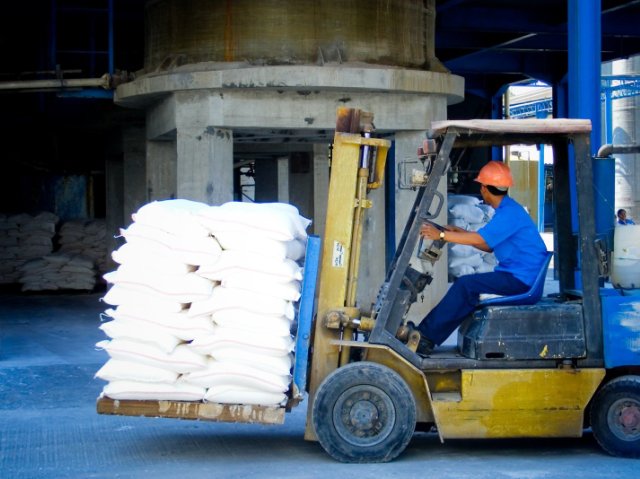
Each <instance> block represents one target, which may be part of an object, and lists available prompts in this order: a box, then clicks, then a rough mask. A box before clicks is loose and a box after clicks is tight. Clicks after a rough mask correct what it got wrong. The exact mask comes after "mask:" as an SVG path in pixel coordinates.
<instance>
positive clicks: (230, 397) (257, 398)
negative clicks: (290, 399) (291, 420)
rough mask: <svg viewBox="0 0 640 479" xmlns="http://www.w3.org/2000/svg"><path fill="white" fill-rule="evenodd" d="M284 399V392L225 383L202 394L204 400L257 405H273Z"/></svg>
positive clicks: (285, 397)
mask: <svg viewBox="0 0 640 479" xmlns="http://www.w3.org/2000/svg"><path fill="white" fill-rule="evenodd" d="M286 399H287V396H286V394H284V393H269V392H264V391H255V390H252V389H244V388H240V387H237V386H225V385H218V386H216V387H214V388H211V389H209V390H208V391H207V392H206V394H205V396H204V400H205V402H211V403H219V404H251V405H257V406H275V405H279V404H281V403H283V402H284V401H285V400H286Z"/></svg>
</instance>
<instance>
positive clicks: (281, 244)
mask: <svg viewBox="0 0 640 479" xmlns="http://www.w3.org/2000/svg"><path fill="white" fill-rule="evenodd" d="M216 240H218V243H220V246H221V247H222V249H224V250H240V251H244V252H246V253H257V254H260V255H262V256H267V257H270V258H275V259H281V260H282V259H285V258H289V259H291V260H293V261H297V260H299V259H300V258H302V257H303V256H304V251H305V242H304V241H302V240H299V239H295V240H291V241H277V240H274V239H270V238H265V237H260V236H254V235H247V234H244V233H239V232H234V231H219V232H218V233H217V234H216Z"/></svg>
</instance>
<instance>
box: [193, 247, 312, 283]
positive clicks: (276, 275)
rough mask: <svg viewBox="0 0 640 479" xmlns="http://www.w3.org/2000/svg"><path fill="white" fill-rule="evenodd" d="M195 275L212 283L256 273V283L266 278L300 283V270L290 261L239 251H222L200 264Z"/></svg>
mask: <svg viewBox="0 0 640 479" xmlns="http://www.w3.org/2000/svg"><path fill="white" fill-rule="evenodd" d="M196 273H197V274H199V275H200V276H203V277H205V278H208V279H210V280H213V281H222V280H223V279H225V278H229V277H231V276H237V275H242V276H243V277H247V275H252V274H254V273H258V275H256V277H255V278H256V280H257V281H262V280H266V279H267V278H268V279H269V281H271V282H274V281H275V282H279V283H288V282H290V281H302V268H301V267H300V266H298V265H297V264H296V263H295V262H294V261H292V260H290V259H285V260H279V259H275V258H270V257H266V256H262V255H259V254H257V253H247V252H244V251H239V250H228V251H222V253H221V254H220V255H219V257H218V258H217V259H216V260H215V261H211V262H209V263H206V264H202V265H201V266H200V267H199V268H198V270H197V271H196Z"/></svg>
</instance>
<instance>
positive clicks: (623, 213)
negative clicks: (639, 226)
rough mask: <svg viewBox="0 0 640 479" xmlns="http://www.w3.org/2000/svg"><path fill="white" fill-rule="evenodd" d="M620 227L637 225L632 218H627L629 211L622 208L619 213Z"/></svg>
mask: <svg viewBox="0 0 640 479" xmlns="http://www.w3.org/2000/svg"><path fill="white" fill-rule="evenodd" d="M617 217H618V224H619V225H635V223H634V222H633V220H632V219H631V218H627V210H624V209H622V208H620V209H619V210H618V213H617Z"/></svg>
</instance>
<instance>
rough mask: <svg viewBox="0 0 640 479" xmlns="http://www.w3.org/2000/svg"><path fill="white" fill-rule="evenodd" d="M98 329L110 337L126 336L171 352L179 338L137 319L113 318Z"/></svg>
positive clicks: (178, 342)
mask: <svg viewBox="0 0 640 479" xmlns="http://www.w3.org/2000/svg"><path fill="white" fill-rule="evenodd" d="M100 329H101V330H102V331H104V333H105V334H106V335H107V336H109V337H110V338H112V339H116V338H127V339H133V340H137V341H142V342H144V343H149V344H151V345H152V346H155V347H157V348H159V349H161V350H162V351H164V352H165V353H171V352H172V351H173V350H174V349H176V346H177V345H178V344H180V343H181V340H180V339H179V338H177V337H176V336H173V335H172V334H169V333H168V332H167V331H166V330H162V329H160V328H153V327H148V326H146V325H145V324H144V323H141V322H139V321H127V320H123V319H114V320H113V321H109V322H106V323H102V324H101V325H100Z"/></svg>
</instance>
